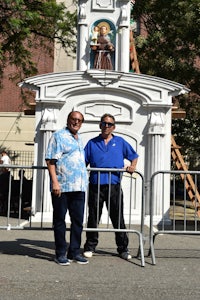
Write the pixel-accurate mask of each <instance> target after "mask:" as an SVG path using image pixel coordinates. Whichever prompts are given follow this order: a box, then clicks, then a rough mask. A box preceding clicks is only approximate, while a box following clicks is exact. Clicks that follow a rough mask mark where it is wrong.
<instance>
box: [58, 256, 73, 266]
mask: <svg viewBox="0 0 200 300" xmlns="http://www.w3.org/2000/svg"><path fill="white" fill-rule="evenodd" d="M55 262H56V263H57V264H59V265H61V266H69V265H70V261H69V260H68V259H67V257H66V256H59V257H56V258H55Z"/></svg>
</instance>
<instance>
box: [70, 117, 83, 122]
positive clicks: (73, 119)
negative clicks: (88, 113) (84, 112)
mask: <svg viewBox="0 0 200 300" xmlns="http://www.w3.org/2000/svg"><path fill="white" fill-rule="evenodd" d="M70 119H71V120H72V121H73V122H77V123H82V122H83V120H81V119H77V118H70Z"/></svg>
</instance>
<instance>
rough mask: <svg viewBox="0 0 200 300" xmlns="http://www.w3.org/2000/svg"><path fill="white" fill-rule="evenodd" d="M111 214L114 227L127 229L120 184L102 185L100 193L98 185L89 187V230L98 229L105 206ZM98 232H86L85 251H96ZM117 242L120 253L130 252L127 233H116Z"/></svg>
mask: <svg viewBox="0 0 200 300" xmlns="http://www.w3.org/2000/svg"><path fill="white" fill-rule="evenodd" d="M104 202H105V203H106V207H107V209H108V212H109V216H110V219H111V222H112V225H113V227H114V228H115V229H125V228H126V226H125V223H124V215H123V192H122V189H121V186H120V184H111V185H110V189H109V185H108V184H106V185H100V190H99V192H98V185H96V184H90V185H89V199H88V206H89V215H88V223H87V227H88V228H97V226H98V224H99V221H100V218H101V215H102V209H103V204H104ZM98 236H99V235H98V232H94V231H93V232H89V231H87V232H86V243H85V245H84V251H95V248H96V246H97V244H98ZM115 241H116V244H117V251H118V253H119V254H120V253H122V252H125V251H128V248H127V247H128V242H129V241H128V236H127V233H126V232H116V233H115Z"/></svg>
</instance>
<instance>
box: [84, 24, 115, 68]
mask: <svg viewBox="0 0 200 300" xmlns="http://www.w3.org/2000/svg"><path fill="white" fill-rule="evenodd" d="M108 33H109V32H108V28H107V26H106V25H102V26H100V27H99V26H95V27H94V29H93V34H92V37H91V44H90V47H91V49H92V51H94V52H95V55H94V68H95V69H107V70H113V64H112V59H111V54H112V52H114V51H115V47H114V45H113V44H112V43H111V41H110V37H109V35H108Z"/></svg>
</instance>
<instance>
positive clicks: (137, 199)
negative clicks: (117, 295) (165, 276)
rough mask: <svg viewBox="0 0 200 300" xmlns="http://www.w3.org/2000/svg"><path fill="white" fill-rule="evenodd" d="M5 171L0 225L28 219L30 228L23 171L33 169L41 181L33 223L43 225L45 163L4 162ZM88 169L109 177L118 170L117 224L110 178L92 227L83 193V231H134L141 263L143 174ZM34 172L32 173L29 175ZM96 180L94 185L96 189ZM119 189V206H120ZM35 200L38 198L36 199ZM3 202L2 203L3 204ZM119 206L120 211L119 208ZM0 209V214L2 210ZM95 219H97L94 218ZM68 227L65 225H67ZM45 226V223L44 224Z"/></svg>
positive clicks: (29, 188) (29, 186) (20, 223)
mask: <svg viewBox="0 0 200 300" xmlns="http://www.w3.org/2000/svg"><path fill="white" fill-rule="evenodd" d="M6 167H7V169H8V172H6V175H4V176H5V178H6V184H5V182H4V183H2V182H1V180H0V194H1V196H0V216H1V218H2V217H4V219H5V220H4V221H5V224H4V225H3V226H1V224H0V229H7V230H9V229H23V228H24V225H26V227H27V223H29V225H30V228H32V223H31V220H32V217H31V214H32V195H33V193H32V180H27V179H26V177H25V175H26V173H25V172H26V171H28V173H30V172H32V175H33V172H34V170H36V172H37V175H36V177H38V176H40V179H39V181H40V182H41V193H40V195H41V199H40V200H39V202H40V204H39V206H38V207H39V210H38V211H36V213H37V212H39V213H40V216H41V219H40V224H38V225H37V228H41V229H43V228H44V227H43V223H44V220H43V214H44V201H45V200H44V198H45V196H44V195H45V193H44V192H47V191H46V190H48V193H49V194H46V195H47V196H46V197H47V199H46V201H47V202H48V203H49V201H51V195H50V192H49V186H48V187H47V186H45V187H44V181H45V180H44V178H45V176H46V177H49V174H48V172H47V167H39V166H31V167H28V166H16V165H14V166H13V165H8V166H6ZM88 172H97V173H98V177H99V178H100V173H101V172H107V173H108V176H109V178H110V179H111V175H112V174H113V173H115V174H116V172H118V173H119V174H120V184H119V187H120V188H119V210H118V211H119V215H118V216H116V217H117V219H118V225H117V226H116V225H115V228H114V227H113V226H112V224H111V220H110V204H111V200H110V196H111V181H109V182H110V183H109V184H108V185H107V188H108V199H107V201H106V202H107V208H105V205H104V212H103V214H102V218H101V220H100V222H99V224H98V226H97V227H96V228H89V227H88V226H87V219H88V202H87V199H88V197H87V195H88V193H86V202H85V214H84V224H83V231H96V232H115V233H116V232H126V233H127V234H130V235H132V234H136V235H137V237H138V255H137V256H138V257H140V260H141V266H144V265H145V261H144V250H143V241H144V239H143V232H142V230H143V228H144V226H143V225H144V224H143V223H144V179H143V175H142V174H141V173H139V172H135V173H134V174H132V175H131V174H129V173H127V172H125V171H124V169H110V168H109V169H105V168H104V169H97V168H88ZM33 176H35V175H33ZM100 184H101V182H100V181H99V184H98V189H99V192H100ZM5 186H6V189H5V192H3V187H5ZM122 193H123V202H124V205H123V207H122V206H121V201H122ZM99 199H100V198H99V197H98V206H97V209H98V213H97V215H98V214H99ZM37 200H38V199H37ZM1 204H2V205H1ZM3 206H4V207H3ZM121 210H123V211H121ZM2 211H3V214H2ZM121 213H122V214H123V215H124V220H125V224H126V227H125V228H120V214H121ZM49 215H52V210H51V211H49ZM66 222H67V223H70V219H67V218H66ZM97 223H98V222H97ZM67 227H68V226H67ZM45 228H46V227H45ZM50 228H52V218H51V227H50Z"/></svg>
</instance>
